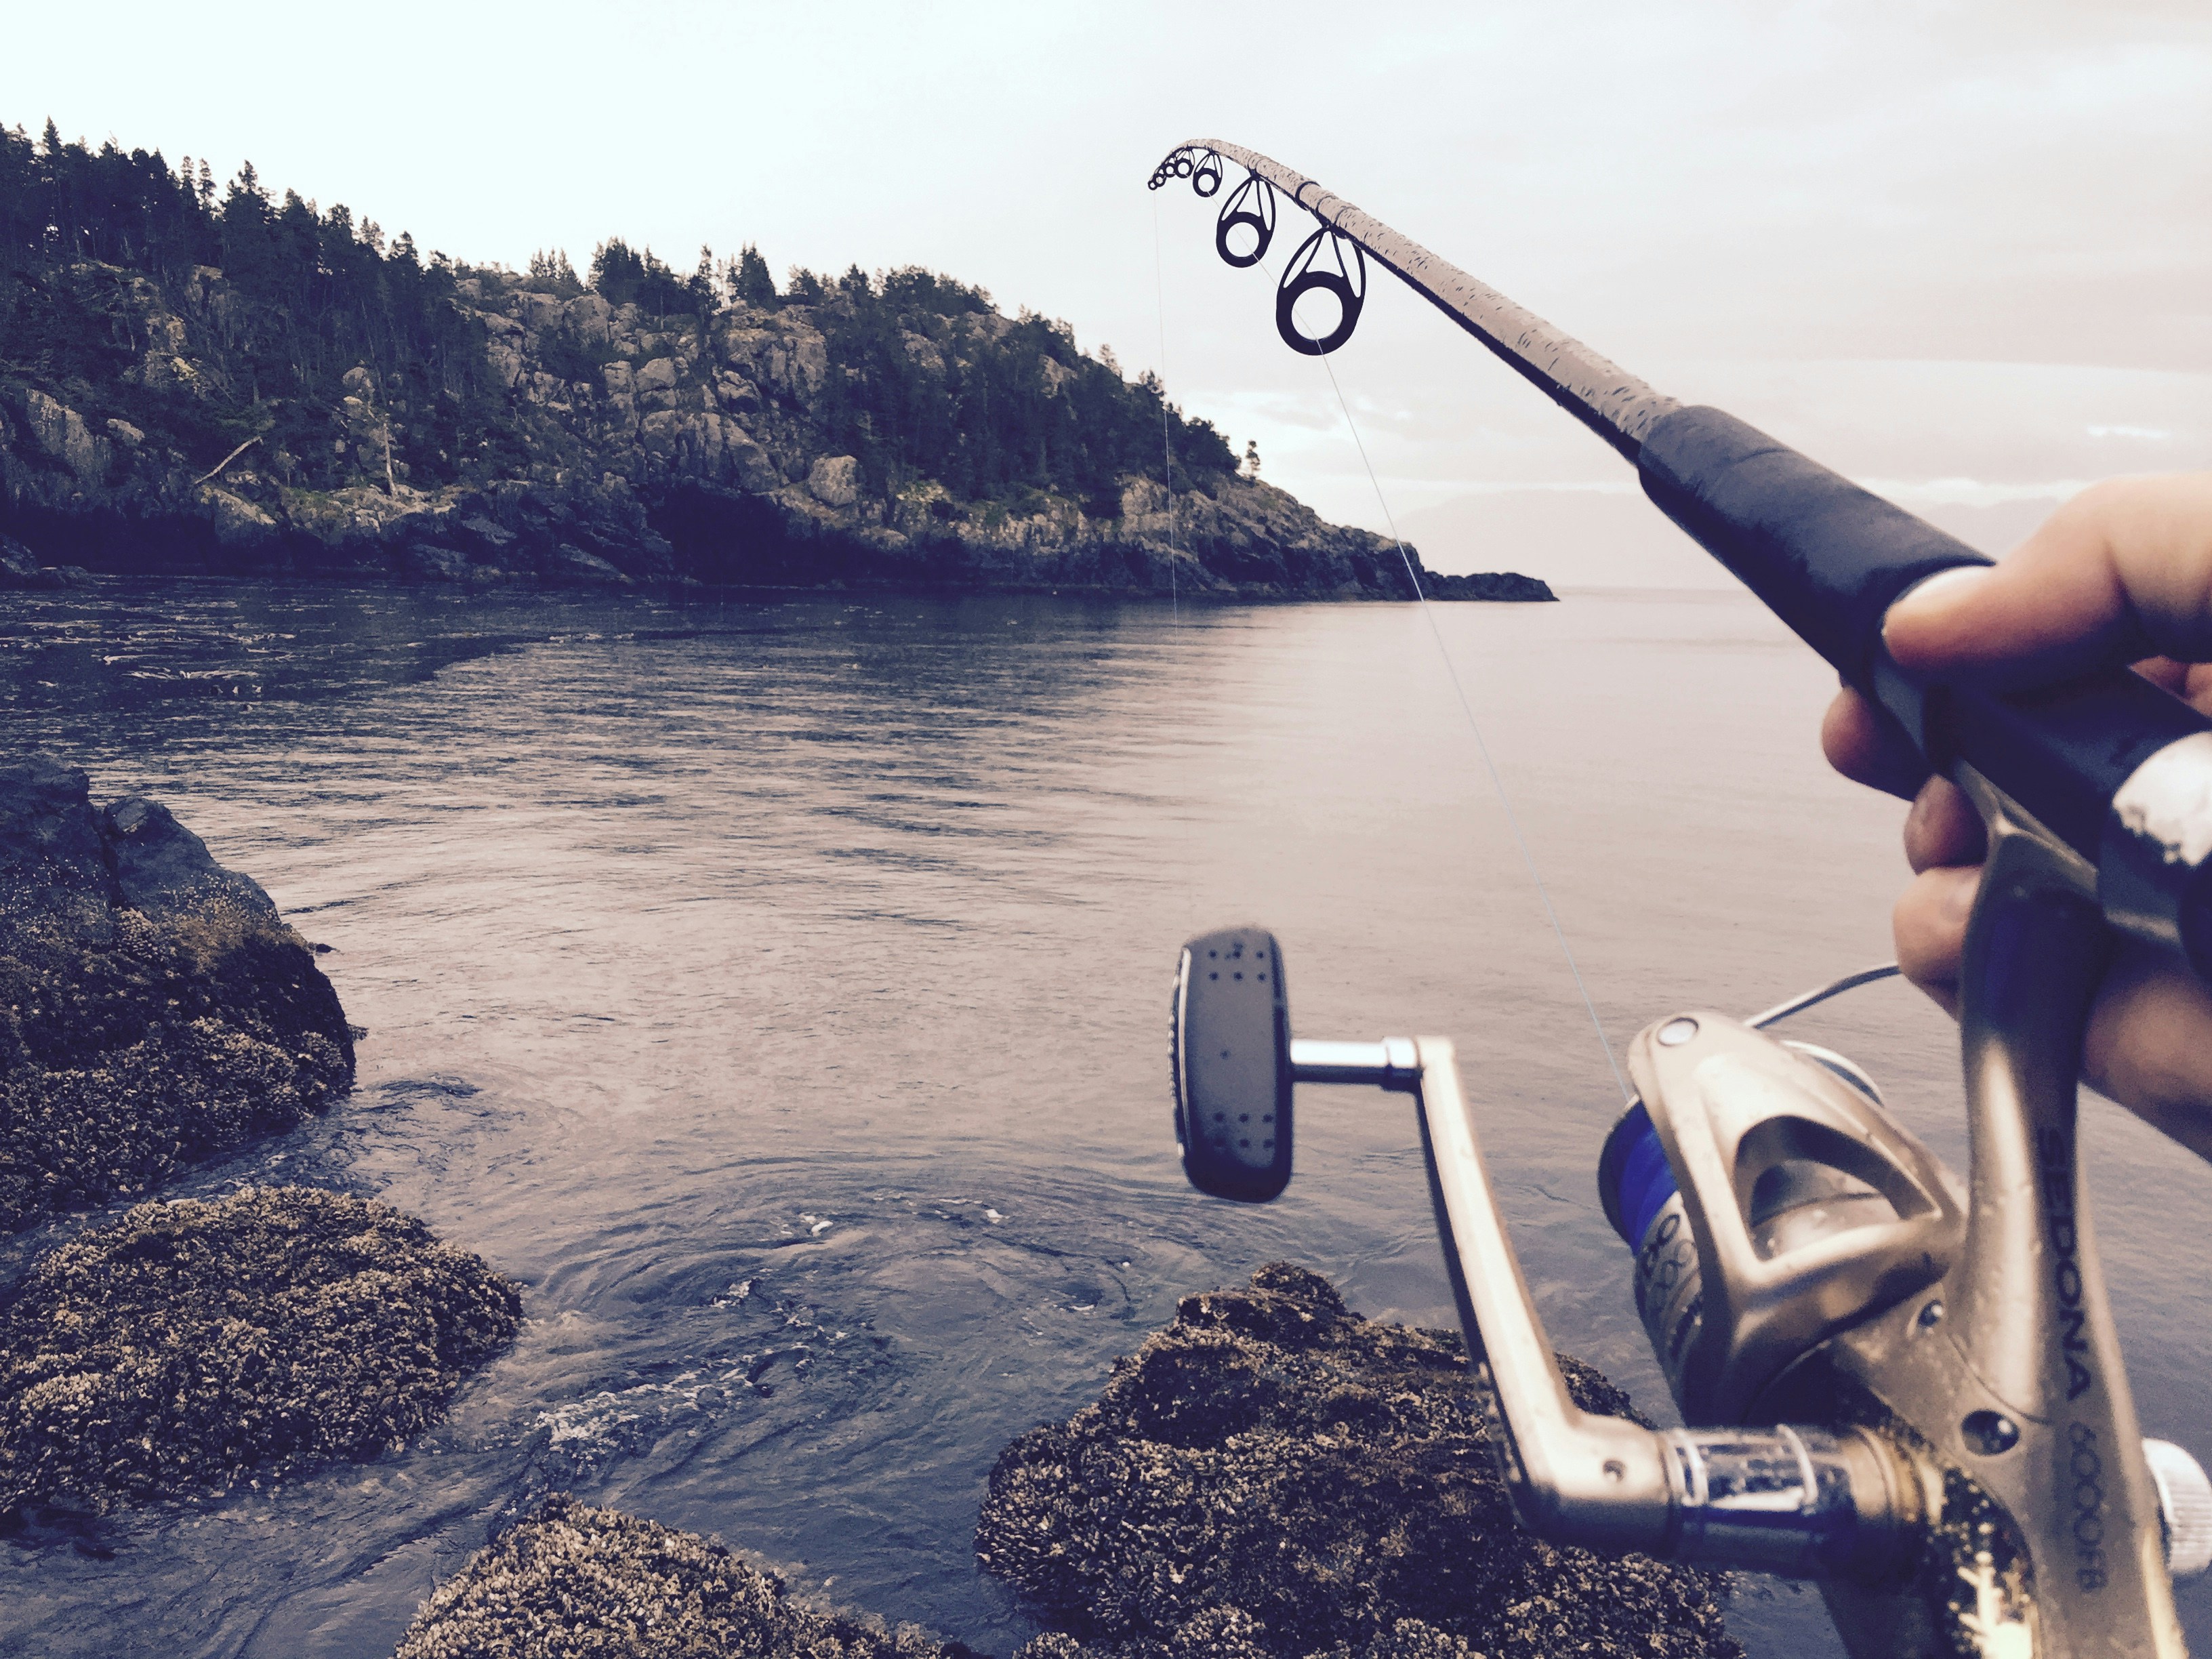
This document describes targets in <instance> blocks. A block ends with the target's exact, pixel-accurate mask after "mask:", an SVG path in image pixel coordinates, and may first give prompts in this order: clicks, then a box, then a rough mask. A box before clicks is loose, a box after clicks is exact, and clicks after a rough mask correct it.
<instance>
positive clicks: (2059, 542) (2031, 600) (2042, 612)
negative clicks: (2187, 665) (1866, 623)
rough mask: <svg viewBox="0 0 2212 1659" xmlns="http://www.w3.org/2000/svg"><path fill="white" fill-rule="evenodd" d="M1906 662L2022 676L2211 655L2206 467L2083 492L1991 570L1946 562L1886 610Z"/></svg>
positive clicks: (2211, 496)
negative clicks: (1948, 566)
mask: <svg viewBox="0 0 2212 1659" xmlns="http://www.w3.org/2000/svg"><path fill="white" fill-rule="evenodd" d="M1883 639H1884V641H1885V642H1886V643H1887V645H1888V647H1889V650H1890V654H1891V655H1893V657H1895V658H1896V659H1897V660H1898V662H1899V664H1901V665H1903V666H1905V667H1906V668H1908V669H1914V670H1918V671H1938V670H1945V669H1958V668H1981V669H1984V670H1988V671H1992V672H1994V673H1996V674H1997V676H1998V677H1999V678H2001V679H2002V680H2003V681H2005V682H2007V683H2012V684H2026V683H2028V682H2031V681H2035V680H2043V679H2048V678H2051V677H2053V676H2054V675H2058V674H2063V673H2068V672H2072V671H2079V670H2081V669H2084V668H2087V667H2089V666H2091V665H2095V664H2098V663H2102V662H2107V661H2114V660H2118V661H2126V660H2130V659H2135V658H2137V657H2144V656H2149V655H2153V654H2163V655H2166V656H2170V657H2176V658H2179V659H2184V660H2186V661H2203V660H2204V659H2207V658H2212V473H2176V474H2172V475H2170V476H2168V477H2142V478H2114V479H2111V480H2109V481H2107V482H2106V483H2100V484H2097V485H2094V486H2093V487H2092V488H2090V489H2086V490H2084V491H2082V492H2081V495H2076V496H2075V498H2074V499H2073V500H2072V501H2069V502H2067V503H2066V505H2065V506H2063V507H2060V508H2059V509H2058V511H2057V513H2053V514H2052V515H2051V518H2050V519H2049V520H2047V521H2046V522H2045V524H2044V526H2043V527H2042V528H2041V529H2039V530H2038V531H2037V532H2035V533H2034V534H2033V536H2030V537H2029V538H2027V541H2025V542H2023V543H2022V544H2021V545H2020V546H2019V547H2018V548H2017V549H2015V550H2014V551H2013V552H2012V553H2011V554H2009V555H2008V556H2007V557H2005V558H2004V559H2003V560H2002V562H1999V563H1997V564H1996V565H1992V566H1984V567H1976V568H1969V569H1960V570H1947V571H1944V572H1942V574H1939V575H1936V576H1933V577H1930V578H1929V580H1927V581H1925V582H1923V583H1922V584H1921V585H1920V586H1918V587H1917V588H1916V589H1914V590H1913V591H1912V592H1911V593H1909V594H1907V595H1906V596H1905V598H1904V599H1900V600H1899V601H1898V603H1897V604H1896V605H1893V606H1892V607H1891V608H1890V612H1889V617H1888V619H1887V623H1886V624H1885V626H1884V630H1883Z"/></svg>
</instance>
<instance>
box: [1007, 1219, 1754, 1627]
mask: <svg viewBox="0 0 2212 1659" xmlns="http://www.w3.org/2000/svg"><path fill="white" fill-rule="evenodd" d="M1562 1363H1563V1364H1564V1365H1565V1369H1566V1374H1567V1380H1568V1385H1569V1387H1570V1389H1571V1390H1572V1392H1573V1394H1574V1395H1575V1398H1576V1401H1577V1403H1578V1404H1579V1405H1581V1407H1583V1409H1584V1410H1585V1411H1592V1412H1601V1413H1613V1414H1619V1415H1632V1412H1631V1410H1630V1407H1629V1402H1628V1399H1627V1396H1626V1395H1623V1394H1622V1393H1621V1392H1620V1390H1619V1389H1615V1388H1613V1385H1612V1384H1610V1383H1607V1381H1606V1380H1605V1379H1604V1378H1603V1377H1601V1376H1599V1375H1598V1374H1597V1373H1596V1372H1595V1371H1593V1370H1590V1369H1589V1367H1587V1366H1584V1365H1581V1364H1577V1363H1576V1362H1574V1361H1571V1360H1563V1362H1562ZM1487 1392H1488V1391H1487V1390H1486V1389H1485V1387H1484V1385H1483V1383H1482V1382H1481V1380H1480V1376H1479V1374H1478V1373H1477V1372H1476V1371H1475V1370H1474V1369H1473V1368H1472V1367H1470V1366H1469V1365H1468V1364H1467V1362H1466V1358H1465V1355H1464V1353H1463V1352H1462V1346H1461V1342H1460V1340H1459V1338H1458V1337H1457V1336H1456V1335H1455V1334H1447V1333H1443V1332H1435V1331H1421V1330H1410V1329H1407V1328H1402V1327H1398V1326H1391V1325H1379V1324H1375V1323H1372V1322H1370V1321H1367V1320H1364V1319H1362V1318H1360V1317H1359V1316H1358V1315H1356V1314H1353V1313H1351V1312H1349V1311H1347V1310H1346V1308H1345V1306H1344V1304H1343V1303H1342V1301H1341V1300H1340V1298H1339V1297H1338V1296H1337V1294H1336V1292H1335V1291H1334V1289H1332V1288H1331V1287H1330V1286H1329V1285H1328V1283H1327V1281H1325V1280H1323V1279H1320V1278H1318V1277H1316V1275H1314V1274H1312V1273H1308V1272H1306V1271H1304V1269H1302V1268H1298V1267H1291V1266H1288V1265H1287V1264H1284V1263H1275V1264H1273V1265H1271V1266H1268V1267H1263V1268H1261V1270H1260V1271H1259V1272H1258V1273H1255V1274H1254V1275H1253V1279H1252V1285H1251V1288H1250V1289H1249V1290H1237V1291H1216V1292H1213V1293H1212V1294H1211V1295H1205V1296H1194V1297H1187V1298H1185V1299H1184V1301H1183V1303H1182V1306H1181V1307H1180V1308H1179V1309H1178V1310H1177V1312H1176V1321H1175V1323H1174V1324H1173V1325H1171V1326H1170V1327H1169V1328H1167V1329H1166V1330H1164V1331H1162V1332H1160V1333H1158V1334H1156V1335H1154V1336H1153V1337H1152V1338H1151V1339H1150V1340H1147V1341H1146V1343H1145V1345H1144V1346H1142V1347H1141V1348H1140V1349H1139V1350H1138V1352H1137V1353H1136V1354H1135V1355H1134V1356H1133V1357H1132V1358H1127V1359H1124V1360H1121V1361H1119V1362H1117V1364H1115V1368H1114V1371H1113V1375H1112V1376H1111V1378H1110V1380H1109V1382H1108V1383H1107V1386H1106V1390H1105V1393H1104V1395H1103V1396H1102V1397H1101V1398H1100V1400H1099V1401H1098V1402H1097V1404H1096V1405H1094V1406H1091V1407H1086V1408H1085V1410H1083V1411H1081V1412H1079V1413H1077V1414H1076V1415H1075V1417H1074V1418H1073V1419H1071V1420H1070V1421H1068V1422H1066V1423H1064V1424H1056V1425H1049V1426H1048V1427H1044V1428H1040V1429H1036V1430H1034V1431H1031V1432H1030V1433H1029V1434H1026V1435H1024V1436H1023V1437H1021V1438H1020V1439H1018V1440H1017V1441H1015V1442H1014V1443H1013V1444H1012V1445H1011V1446H1009V1447H1008V1448H1007V1449H1006V1451H1005V1453H1004V1454H1003V1455H1001V1456H1000V1460H999V1463H998V1467H997V1468H995V1469H994V1470H993V1472H992V1474H991V1483H990V1492H989V1495H988V1497H987V1498H986V1500H985V1502H984V1505H983V1512H982V1517H981V1523H980V1525H979V1526H978V1528H977V1530H976V1544H975V1548H976V1555H977V1557H978V1559H980V1560H981V1563H982V1565H984V1567H985V1568H986V1569H987V1570H988V1571H991V1572H993V1573H995V1574H997V1575H998V1576H999V1577H1001V1578H1004V1579H1006V1580H1007V1581H1008V1582H1009V1583H1012V1584H1013V1585H1014V1586H1015V1587H1016V1588H1018V1589H1019V1590H1021V1591H1022V1592H1023V1593H1024V1595H1025V1596H1026V1597H1027V1598H1028V1599H1029V1600H1030V1602H1031V1604H1032V1605H1033V1606H1034V1607H1036V1610H1037V1611H1038V1613H1040V1614H1041V1615H1042V1618H1043V1619H1044V1620H1045V1621H1046V1622H1047V1623H1048V1624H1052V1625H1055V1626H1060V1627H1061V1628H1062V1629H1063V1630H1064V1631H1066V1632H1069V1634H1067V1635H1065V1636H1054V1637H1051V1638H1039V1640H1038V1641H1037V1642H1036V1643H1033V1644H1031V1646H1030V1650H1029V1653H1028V1655H1027V1656H1026V1659H1183V1656H1186V1655H1191V1656H1195V1655H1198V1654H1201V1653H1203V1654H1211V1655H1222V1656H1229V1659H1288V1656H1298V1659H1307V1656H1317V1659H1322V1656H1325V1659H1456V1656H1468V1655H1474V1654H1477V1653H1479V1654H1481V1655H1484V1656H1487V1659H1539V1656H1553V1655H1559V1654H1570V1653H1571V1654H1578V1655H1586V1656H1591V1659H1601V1656H1620V1659H1628V1656H1635V1659H1689V1656H1693V1655H1715V1656H1735V1655H1738V1654H1740V1652H1741V1650H1740V1649H1739V1648H1738V1647H1737V1646H1736V1644H1735V1641H1734V1640H1733V1639H1732V1638H1729V1635H1728V1634H1727V1632H1726V1631H1725V1630H1724V1629H1723V1625H1722V1621H1721V1613H1720V1607H1719V1606H1718V1604H1717V1599H1716V1595H1715V1589H1716V1586H1715V1583H1714V1581H1713V1580H1712V1579H1711V1578H1710V1577H1707V1576H1706V1575H1705V1574H1702V1573H1698V1572H1694V1571H1688V1570H1686V1569H1683V1568H1680V1567H1674V1566H1669V1565H1662V1564H1660V1563H1658V1562H1655V1561H1652V1560H1650V1559H1645V1558H1644V1557H1642V1556H1637V1555H1628V1556H1622V1557H1617V1558H1616V1557H1607V1556H1602V1555H1596V1554H1593V1553H1589V1552H1588V1551H1585V1550H1580V1549H1572V1548H1567V1549H1560V1548H1554V1547H1552V1546H1550V1545H1548V1544H1546V1543H1544V1542H1542V1541H1540V1540H1538V1539H1535V1538H1534V1537H1531V1536H1530V1535H1528V1534H1527V1533H1525V1532H1523V1531H1522V1530H1521V1529H1520V1528H1519V1527H1518V1526H1517V1525H1516V1522H1515V1521H1514V1518H1513V1515H1512V1512H1511V1510H1510V1504H1509V1502H1508V1499H1507V1497H1506V1493H1505V1491H1504V1484H1503V1482H1502V1481H1501V1480H1500V1479H1499V1477H1498V1472H1497V1468H1496V1466H1495V1463H1494V1462H1493V1458H1492V1449H1491V1447H1490V1444H1489V1435H1488V1432H1487V1430H1486V1422H1485V1412H1486V1405H1487Z"/></svg>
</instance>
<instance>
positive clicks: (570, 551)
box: [544, 542, 629, 587]
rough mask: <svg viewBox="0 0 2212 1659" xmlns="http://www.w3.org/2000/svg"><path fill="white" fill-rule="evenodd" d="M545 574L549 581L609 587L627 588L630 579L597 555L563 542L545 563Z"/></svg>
mask: <svg viewBox="0 0 2212 1659" xmlns="http://www.w3.org/2000/svg"><path fill="white" fill-rule="evenodd" d="M544 574H545V577H546V580H549V581H566V582H582V583H590V584H594V585H598V586H609V587H626V586H629V577H628V576H625V575H624V574H623V573H622V572H621V571H619V570H617V569H616V568H615V567H614V566H612V565H611V564H609V563H608V562H606V561H605V559H603V558H601V557H599V555H598V554H596V553H586V552H585V551H584V550H583V549H582V548H580V547H574V546H571V545H570V544H568V543H567V542H562V544H560V546H558V547H556V548H555V549H554V550H553V552H552V554H551V556H550V557H548V558H547V560H546V561H545V566H544Z"/></svg>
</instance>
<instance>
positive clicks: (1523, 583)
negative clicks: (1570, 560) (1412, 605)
mask: <svg viewBox="0 0 2212 1659" xmlns="http://www.w3.org/2000/svg"><path fill="white" fill-rule="evenodd" d="M1421 586H1422V588H1423V590H1424V591H1425V592H1426V593H1427V594H1428V596H1429V597H1430V598H1431V599H1490V600H1499V599H1503V600H1507V601H1510V602H1514V603H1518V604H1527V603H1529V602H1531V601H1537V602H1541V601H1543V600H1546V599H1553V600H1556V599H1558V598H1559V595H1558V594H1556V593H1554V592H1552V589H1551V586H1550V584H1549V583H1547V582H1544V581H1541V580H1538V579H1537V578H1536V577H1534V576H1524V575H1522V574H1521V573H1520V572H1519V571H1517V570H1479V571H1476V572H1475V573H1474V574H1472V575H1467V576H1439V575H1438V574H1437V573H1436V572H1435V571H1433V570H1431V571H1430V572H1428V573H1427V580H1425V581H1424V582H1423V583H1422V584H1421Z"/></svg>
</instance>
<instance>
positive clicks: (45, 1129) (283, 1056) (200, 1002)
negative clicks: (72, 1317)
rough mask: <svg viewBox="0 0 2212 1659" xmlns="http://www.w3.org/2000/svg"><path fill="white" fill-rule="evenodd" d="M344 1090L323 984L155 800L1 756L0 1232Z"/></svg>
mask: <svg viewBox="0 0 2212 1659" xmlns="http://www.w3.org/2000/svg"><path fill="white" fill-rule="evenodd" d="M352 1081H353V1042H352V1039H351V1036H350V1035H349V1032H348V1030H347V1026H346V1020H345V1012H344V1010H343V1009H342V1008H341V1007H340V1006H338V1000H337V993H336V992H335V991H333V990H332V989H331V983H330V981H328V980H326V979H325V978H324V977H323V975H322V973H321V971H320V970H319V969H318V968H317V967H316V966H315V959H314V953H313V951H312V950H310V949H309V947H308V945H307V943H306V941H305V940H303V939H301V937H300V936H299V935H298V934H297V933H294V932H293V931H292V930H291V929H290V928H289V927H286V926H285V925H284V922H283V919H282V918H281V917H279V916H278V915H277V914H276V906H275V905H274V904H272V903H270V901H269V896H268V895H267V894H265V893H264V892H263V891H262V890H261V889H260V888H259V887H258V885H256V884H254V883H253V882H252V880H251V879H249V878H246V877H245V876H242V875H240V874H238V873H237V872H234V871H230V870H226V869H224V868H223V867H222V866H221V865H219V864H217V863H216V861H215V860H214V859H213V858H211V857H210V856H209V854H208V850H207V848H206V846H205V845H204V843H203V842H201V841H200V839H199V837H198V836H195V835H193V834H192V833H191V830H189V829H185V827H184V826H183V825H182V824H179V823H178V822H177V821H176V819H175V818H174V817H172V816H171V815H170V813H169V811H168V810H167V808H166V807H163V806H161V805H158V804H156V803H155V802H153V801H149V800H144V799H136V798H134V799H125V800H120V801H117V802H114V803H112V805H108V806H106V807H105V808H95V807H94V805H92V802H91V799H90V797H89V793H88V788H87V784H86V780H85V775H84V774H83V773H82V772H80V771H77V770H76V769H74V768H70V767H64V766H61V765H58V764H57V763H55V762H53V761H52V760H48V759H46V758H44V757H33V758H31V759H29V760H27V761H22V762H18V763H12V764H8V765H0V1229H7V1230H13V1229H16V1228H21V1227H24V1226H27V1225H30V1224H31V1223H32V1222H33V1221H36V1220H37V1219H39V1218H40V1217H41V1216H43V1215H45V1214H46V1213H48V1212H51V1211H53V1210H58V1209H70V1208H79V1207H82V1206H88V1205H92V1204H96V1203H99V1202H101V1201H103V1200H106V1199H109V1198H112V1197H115V1196H117V1195H118V1194H121V1195H126V1196H127V1195H130V1194H137V1193H143V1192H144V1191H146V1190H147V1189H148V1188H149V1187H151V1186H152V1185H153V1184H154V1183H155V1182H158V1181H160V1180H161V1179H163V1178H164V1177H166V1176H168V1175H170V1174H171V1173H173V1171H174V1170H176V1169H178V1168H179V1166H180V1165H182V1164H188V1163H191V1162H193V1161H195V1160H197V1159H200V1158H207V1157H210V1156H211V1155H213V1154H215V1153H216V1152H222V1151H224V1150H226V1149H228V1148H229V1147H232V1146H236V1145H238V1144H239V1143H240V1141H242V1140H244V1139H247V1138H248V1137H249V1136H252V1135H253V1134H257V1133H264V1132H267V1131H270V1130H276V1129H283V1128H289V1127H291V1126H292V1125H294V1124H295V1123H297V1122H299V1121H300V1120H301V1118H303V1117H305V1116H307V1115H308V1114H309V1113H311V1112H315V1111H319V1110H320V1109H322V1108H323V1107H324V1106H325V1104H327V1103H329V1101H330V1100H331V1098H332V1097H334V1096H336V1095H337V1094H339V1093H342V1092H343V1091H344V1090H345V1089H347V1088H348V1087H349V1086H350V1085H351V1084H352Z"/></svg>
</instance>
